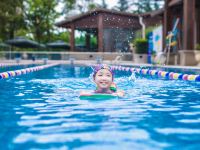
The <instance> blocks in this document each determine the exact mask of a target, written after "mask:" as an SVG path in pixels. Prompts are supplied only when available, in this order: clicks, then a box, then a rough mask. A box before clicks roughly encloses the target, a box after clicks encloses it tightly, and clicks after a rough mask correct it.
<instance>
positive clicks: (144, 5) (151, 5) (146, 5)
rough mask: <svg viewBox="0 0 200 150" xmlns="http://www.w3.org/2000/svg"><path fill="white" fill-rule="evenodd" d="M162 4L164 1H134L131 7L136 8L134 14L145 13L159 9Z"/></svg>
mask: <svg viewBox="0 0 200 150" xmlns="http://www.w3.org/2000/svg"><path fill="white" fill-rule="evenodd" d="M163 4H164V0H135V1H134V2H133V3H132V5H133V6H134V7H135V8H136V10H134V13H138V14H140V13H145V12H150V11H153V10H157V9H159V8H160V7H161V6H162V5H163Z"/></svg>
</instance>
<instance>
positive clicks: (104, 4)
mask: <svg viewBox="0 0 200 150" xmlns="http://www.w3.org/2000/svg"><path fill="white" fill-rule="evenodd" d="M101 3H102V4H101V5H102V8H107V4H106V2H105V0H102V2H101Z"/></svg>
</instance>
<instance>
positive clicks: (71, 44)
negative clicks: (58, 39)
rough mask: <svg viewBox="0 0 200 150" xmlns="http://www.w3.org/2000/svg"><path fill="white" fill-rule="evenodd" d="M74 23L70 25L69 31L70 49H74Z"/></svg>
mask: <svg viewBox="0 0 200 150" xmlns="http://www.w3.org/2000/svg"><path fill="white" fill-rule="evenodd" d="M74 30H75V28H74V24H72V25H71V32H70V51H74V49H75V42H74V41H75V36H74Z"/></svg>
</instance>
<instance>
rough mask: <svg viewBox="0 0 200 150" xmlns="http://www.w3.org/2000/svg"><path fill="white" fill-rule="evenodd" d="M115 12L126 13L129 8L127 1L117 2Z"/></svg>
mask: <svg viewBox="0 0 200 150" xmlns="http://www.w3.org/2000/svg"><path fill="white" fill-rule="evenodd" d="M116 8H117V10H119V11H124V12H125V11H127V10H128V8H129V4H128V1H127V0H118V3H117V6H116Z"/></svg>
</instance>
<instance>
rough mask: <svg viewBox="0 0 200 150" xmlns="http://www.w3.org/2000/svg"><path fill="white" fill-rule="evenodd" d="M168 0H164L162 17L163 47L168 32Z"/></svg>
mask: <svg viewBox="0 0 200 150" xmlns="http://www.w3.org/2000/svg"><path fill="white" fill-rule="evenodd" d="M168 4H169V0H165V6H164V7H165V9H164V19H163V25H164V26H163V48H164V47H165V46H166V43H165V38H166V36H167V34H168V30H169V21H170V20H169V16H170V14H169V13H170V12H169V6H168Z"/></svg>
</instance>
